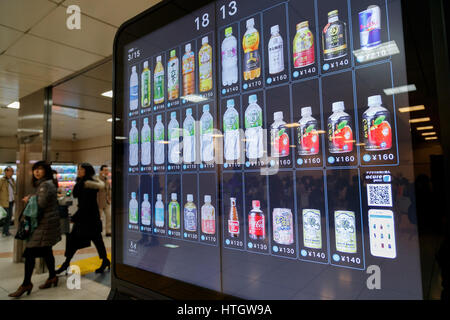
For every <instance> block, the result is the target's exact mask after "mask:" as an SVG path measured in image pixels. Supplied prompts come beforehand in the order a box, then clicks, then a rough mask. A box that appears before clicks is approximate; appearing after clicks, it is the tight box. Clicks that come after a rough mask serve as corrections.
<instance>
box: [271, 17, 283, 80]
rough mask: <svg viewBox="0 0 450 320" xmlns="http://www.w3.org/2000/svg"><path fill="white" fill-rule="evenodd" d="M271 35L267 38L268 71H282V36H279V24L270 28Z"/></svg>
mask: <svg viewBox="0 0 450 320" xmlns="http://www.w3.org/2000/svg"><path fill="white" fill-rule="evenodd" d="M270 32H271V34H272V36H271V37H270V40H269V73H270V74H277V73H280V72H283V71H284V52H283V38H282V37H281V36H280V26H279V25H275V26H273V27H272V28H271V29H270Z"/></svg>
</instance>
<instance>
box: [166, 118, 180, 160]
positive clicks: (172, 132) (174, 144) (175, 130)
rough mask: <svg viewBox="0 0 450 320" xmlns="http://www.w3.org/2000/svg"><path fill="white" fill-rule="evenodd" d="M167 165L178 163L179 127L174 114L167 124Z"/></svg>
mask: <svg viewBox="0 0 450 320" xmlns="http://www.w3.org/2000/svg"><path fill="white" fill-rule="evenodd" d="M168 130H169V163H172V164H179V163H180V125H179V124H178V121H177V114H176V112H172V113H171V114H170V122H169V129H168Z"/></svg>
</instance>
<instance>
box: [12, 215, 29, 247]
mask: <svg viewBox="0 0 450 320" xmlns="http://www.w3.org/2000/svg"><path fill="white" fill-rule="evenodd" d="M24 211H25V208H24V209H23V210H22V212H21V214H20V216H19V227H18V228H17V233H16V236H15V237H14V238H15V239H17V240H27V239H28V238H29V237H30V236H31V221H30V219H29V218H28V217H25V216H24V215H23V212H24Z"/></svg>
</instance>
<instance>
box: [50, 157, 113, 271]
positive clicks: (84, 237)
mask: <svg viewBox="0 0 450 320" xmlns="http://www.w3.org/2000/svg"><path fill="white" fill-rule="evenodd" d="M94 175H95V170H94V168H93V167H92V166H91V165H90V164H88V163H83V164H81V165H80V166H79V167H78V177H77V183H76V185H75V187H74V188H73V197H74V198H78V211H77V212H76V213H75V214H74V215H73V217H72V221H73V222H74V225H73V228H72V232H71V233H70V236H69V238H68V240H69V242H68V244H67V250H66V253H65V256H66V261H64V263H63V264H62V266H61V267H60V268H59V269H58V270H57V271H56V273H57V274H60V273H62V272H63V271H65V270H67V268H68V267H69V265H70V260H72V258H73V256H74V255H75V253H76V252H77V250H78V249H81V248H84V247H88V246H89V245H90V242H91V241H92V242H94V245H95V247H96V248H97V252H98V255H99V257H100V259H102V260H103V261H102V265H101V266H100V268H99V269H97V270H95V272H96V273H102V272H103V271H104V270H105V269H106V268H110V265H111V263H110V261H109V260H108V257H107V254H106V248H105V244H104V243H103V238H102V220H101V218H100V212H99V209H98V204H97V193H98V191H99V190H100V189H102V188H104V183H103V182H102V181H100V180H99V179H97V178H96V177H94Z"/></svg>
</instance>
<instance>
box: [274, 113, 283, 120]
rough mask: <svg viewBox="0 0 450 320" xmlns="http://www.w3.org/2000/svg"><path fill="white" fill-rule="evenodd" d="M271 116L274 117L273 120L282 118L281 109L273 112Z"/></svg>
mask: <svg viewBox="0 0 450 320" xmlns="http://www.w3.org/2000/svg"><path fill="white" fill-rule="evenodd" d="M273 118H274V119H275V121H277V120H283V111H278V112H274V113H273Z"/></svg>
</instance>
